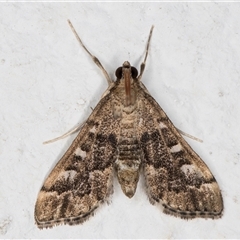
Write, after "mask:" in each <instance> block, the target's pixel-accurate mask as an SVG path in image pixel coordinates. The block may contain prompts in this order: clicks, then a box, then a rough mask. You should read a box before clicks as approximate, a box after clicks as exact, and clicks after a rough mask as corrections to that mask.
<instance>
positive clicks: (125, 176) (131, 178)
mask: <svg viewBox="0 0 240 240" xmlns="http://www.w3.org/2000/svg"><path fill="white" fill-rule="evenodd" d="M130 162H131V164H130ZM116 170H117V177H118V182H119V183H120V185H121V188H122V191H123V193H124V194H125V195H126V196H127V197H129V198H131V197H133V195H134V194H135V192H136V188H137V183H138V180H139V172H140V161H138V160H119V161H117V162H116Z"/></svg>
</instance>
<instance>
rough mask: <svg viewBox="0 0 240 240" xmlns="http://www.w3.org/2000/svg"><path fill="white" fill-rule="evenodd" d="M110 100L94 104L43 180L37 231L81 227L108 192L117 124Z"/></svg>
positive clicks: (109, 95) (36, 216)
mask: <svg viewBox="0 0 240 240" xmlns="http://www.w3.org/2000/svg"><path fill="white" fill-rule="evenodd" d="M113 88H114V87H113ZM111 96H112V95H111V94H107V95H106V96H105V97H103V98H102V100H101V101H100V102H99V103H98V105H97V106H96V108H95V109H94V111H93V112H92V114H91V115H90V117H89V118H88V120H87V121H86V123H85V124H84V126H83V128H82V129H81V131H80V133H79V134H78V136H77V137H76V139H75V140H74V141H73V143H72V144H71V146H70V148H69V149H68V150H67V152H66V153H65V154H64V156H63V157H62V158H61V159H60V161H59V162H58V163H57V164H56V166H55V167H54V169H53V170H52V172H51V173H50V175H49V176H48V177H47V179H46V180H45V182H44V184H43V187H42V188H41V190H40V192H39V195H38V198H37V202H36V206H35V220H36V223H37V225H38V227H39V228H44V227H52V226H54V225H58V224H61V223H64V224H69V225H74V224H78V223H81V222H83V221H85V220H86V219H87V218H88V217H89V216H90V215H91V214H92V213H93V211H94V210H95V209H96V208H97V207H98V206H99V204H100V203H102V202H104V201H105V200H106V199H107V197H108V196H109V194H110V193H111V192H112V174H113V162H114V161H115V158H116V147H117V138H116V134H115V132H116V130H115V129H116V128H117V125H118V122H117V121H118V120H114V118H113V116H112V115H113V113H112V109H111V108H112V106H111V101H112V99H111Z"/></svg>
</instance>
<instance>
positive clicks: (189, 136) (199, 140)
mask: <svg viewBox="0 0 240 240" xmlns="http://www.w3.org/2000/svg"><path fill="white" fill-rule="evenodd" d="M176 129H177V130H178V132H179V133H181V134H182V135H183V136H186V137H188V138H191V139H193V140H195V141H198V142H201V143H202V142H203V140H202V139H200V138H197V137H194V136H192V135H190V134H188V133H185V132H183V131H182V130H181V129H179V128H176Z"/></svg>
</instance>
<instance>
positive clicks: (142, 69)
mask: <svg viewBox="0 0 240 240" xmlns="http://www.w3.org/2000/svg"><path fill="white" fill-rule="evenodd" d="M153 28H154V26H153V25H152V27H151V29H150V33H149V37H148V42H147V48H146V53H145V57H144V60H143V62H142V64H141V66H140V74H139V76H138V80H139V81H140V80H141V78H142V75H143V72H144V69H145V66H146V61H147V56H148V51H149V46H150V41H151V38H152V32H153Z"/></svg>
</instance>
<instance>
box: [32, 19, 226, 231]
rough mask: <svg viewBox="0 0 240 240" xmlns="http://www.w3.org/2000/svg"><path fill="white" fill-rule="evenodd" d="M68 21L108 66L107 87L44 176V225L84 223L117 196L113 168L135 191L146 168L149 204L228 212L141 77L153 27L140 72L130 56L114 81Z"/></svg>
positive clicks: (39, 215)
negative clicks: (113, 195)
mask: <svg viewBox="0 0 240 240" xmlns="http://www.w3.org/2000/svg"><path fill="white" fill-rule="evenodd" d="M68 23H69V24H70V27H71V28H72V30H73V32H74V34H75V36H76V37H77V39H78V41H79V43H80V44H81V46H82V47H83V48H84V49H85V50H86V51H87V53H88V54H89V55H90V56H91V58H92V59H93V61H94V62H95V63H96V64H97V66H98V67H99V68H100V69H101V70H102V72H103V74H104V75H105V77H106V79H107V81H108V89H107V90H106V92H105V93H104V94H103V96H102V98H101V100H100V101H99V103H98V104H97V106H96V107H95V109H94V110H93V112H92V113H91V115H90V116H89V118H88V119H87V120H86V122H85V123H84V124H83V126H82V127H81V130H80V132H79V134H78V135H77V137H76V138H75V140H74V141H73V143H72V144H71V146H70V147H69V149H68V150H67V152H66V153H65V154H64V156H63V157H62V158H61V159H60V161H59V162H58V163H57V164H56V166H55V167H54V169H53V170H52V172H51V173H50V174H49V176H48V177H47V179H46V180H45V182H44V184H43V186H42V188H41V190H40V192H39V194H38V197H37V202H36V206H35V221H36V224H37V226H38V227H39V228H48V227H53V226H55V225H59V224H69V225H75V224H79V223H82V222H84V221H85V220H86V219H88V217H89V216H91V215H92V214H93V213H94V211H95V210H96V209H97V208H98V206H99V205H100V204H101V203H103V202H106V201H107V199H108V197H109V196H110V194H112V192H113V186H112V185H113V184H112V179H113V175H114V172H116V175H117V178H118V181H119V183H120V185H121V188H122V191H123V193H124V194H125V195H126V196H127V197H129V198H131V197H133V196H134V194H135V191H136V187H137V183H138V180H139V174H140V170H141V169H142V172H143V174H144V178H145V182H146V190H147V194H148V197H149V199H150V202H151V203H152V204H158V205H161V206H162V208H163V211H164V213H167V214H171V215H174V216H177V217H181V218H185V219H191V218H196V217H202V218H212V219H215V218H219V217H221V215H222V211H223V201H222V196H221V192H220V189H219V186H218V184H217V182H216V180H215V178H214V176H213V175H212V173H211V172H210V170H209V168H208V167H207V166H206V164H205V163H204V162H203V160H202V159H201V158H200V157H199V156H198V155H197V154H196V153H195V152H194V151H193V150H192V148H191V147H190V146H189V145H188V143H187V142H186V141H185V140H184V139H183V137H182V136H181V135H180V133H179V131H178V129H177V128H176V127H174V125H173V124H172V122H171V121H170V119H169V118H168V117H167V115H166V114H165V112H164V111H163V110H162V108H161V107H160V106H159V105H158V103H157V102H156V101H155V99H154V98H153V97H152V96H151V95H150V93H149V92H148V90H147V89H146V87H145V86H144V85H143V83H142V81H141V78H142V74H143V72H144V68H145V64H146V60H147V56H148V50H149V43H150V40H151V36H152V31H153V27H152V28H151V30H150V34H149V38H148V42H147V48H146V53H145V58H144V61H143V63H142V64H141V67H140V74H138V71H137V69H136V68H135V67H133V66H131V65H130V63H129V62H127V61H125V62H124V63H123V65H122V67H119V68H118V69H117V70H116V80H115V81H113V80H112V79H110V77H109V75H108V73H107V72H106V70H105V69H104V68H103V66H102V65H101V63H100V61H99V60H98V59H97V58H96V57H95V56H93V55H92V54H91V53H90V52H89V51H88V49H87V48H86V47H85V45H84V44H83V43H82V41H81V39H80V38H79V36H78V35H77V33H76V31H75V29H74V28H73V26H72V24H71V22H70V21H68Z"/></svg>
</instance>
